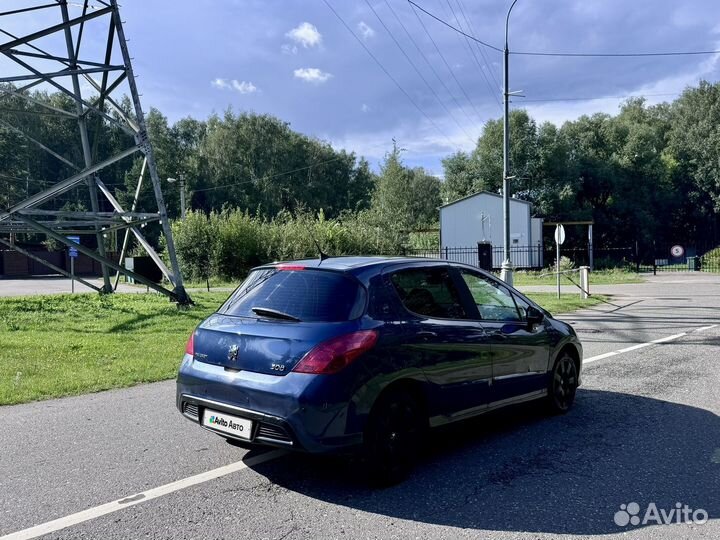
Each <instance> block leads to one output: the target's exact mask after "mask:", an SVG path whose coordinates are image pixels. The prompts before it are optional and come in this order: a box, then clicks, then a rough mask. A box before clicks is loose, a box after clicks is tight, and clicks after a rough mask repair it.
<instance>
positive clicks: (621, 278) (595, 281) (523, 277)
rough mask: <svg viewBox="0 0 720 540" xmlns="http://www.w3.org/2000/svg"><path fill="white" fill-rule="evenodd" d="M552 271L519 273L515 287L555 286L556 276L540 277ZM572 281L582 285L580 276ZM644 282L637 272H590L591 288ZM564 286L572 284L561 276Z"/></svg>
mask: <svg viewBox="0 0 720 540" xmlns="http://www.w3.org/2000/svg"><path fill="white" fill-rule="evenodd" d="M549 272H550V270H543V271H542V272H524V271H519V272H515V274H513V285H515V286H516V287H517V286H518V285H555V283H556V281H555V280H556V277H555V275H546V276H543V277H540V275H541V274H543V273H549ZM570 279H572V280H573V281H574V282H576V283H580V274H579V273H577V272H576V273H572V274H570ZM643 281H644V280H643V278H642V276H640V275H639V274H637V273H635V272H628V271H627V270H618V269H615V270H598V271H595V272H590V287H592V286H593V285H617V284H619V283H642V282H643ZM560 283H562V284H568V283H570V280H568V279H567V278H566V277H564V276H561V281H560Z"/></svg>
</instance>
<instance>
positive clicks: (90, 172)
mask: <svg viewBox="0 0 720 540" xmlns="http://www.w3.org/2000/svg"><path fill="white" fill-rule="evenodd" d="M40 2H42V3H40ZM4 4H5V5H4V6H0V9H2V8H3V7H4V8H6V10H5V11H0V40H5V41H4V42H2V43H0V54H1V55H2V56H3V57H5V58H7V59H9V60H11V61H12V63H11V65H12V66H13V70H15V69H16V70H17V71H13V72H12V74H11V76H2V77H0V83H6V84H3V85H2V86H0V109H2V108H3V102H4V101H7V98H9V97H13V96H14V98H22V99H24V100H27V101H29V102H32V103H33V106H34V107H35V108H36V109H38V110H43V111H44V114H53V115H59V116H60V117H64V118H66V119H67V120H68V121H74V122H76V123H77V128H78V132H79V136H80V144H81V148H82V156H83V163H74V162H73V161H71V160H70V159H69V158H68V157H65V156H62V155H60V154H58V153H56V152H54V151H53V150H52V149H51V141H40V140H38V139H36V138H34V137H32V136H31V135H30V134H28V133H26V131H25V130H24V129H23V126H21V125H12V124H10V123H8V122H7V121H5V120H2V119H0V123H1V124H2V126H3V127H4V128H5V129H10V130H12V131H14V132H17V133H20V134H22V135H23V136H24V138H25V139H26V140H27V141H28V143H31V144H34V145H36V146H37V147H39V148H41V149H42V150H44V151H46V152H48V153H49V154H50V155H52V156H53V157H54V158H55V159H58V160H60V161H61V162H62V163H63V164H64V165H65V166H68V167H70V168H71V169H72V170H73V171H74V173H73V174H72V175H71V176H69V177H67V178H64V179H62V180H58V179H55V178H46V179H44V180H45V184H46V185H49V187H46V188H44V189H42V190H41V191H39V192H37V193H35V194H32V195H29V196H27V197H26V198H25V199H24V200H21V201H19V202H16V203H14V204H12V206H10V207H9V208H6V209H1V208H0V234H2V233H8V232H16V233H17V232H33V233H41V234H44V235H46V236H47V237H48V238H52V239H54V240H56V241H58V242H60V243H63V244H65V245H67V246H69V247H73V248H76V249H77V250H78V251H80V252H81V253H83V254H85V255H87V256H88V257H90V258H92V259H94V260H96V261H98V262H99V263H100V264H101V267H102V272H103V287H102V288H98V287H95V286H94V285H92V284H90V283H87V282H85V284H86V285H88V286H90V287H92V288H94V289H96V290H98V291H100V292H111V291H112V290H113V286H112V284H111V277H110V273H111V271H113V270H114V271H115V272H117V275H116V277H115V286H117V279H118V278H119V276H120V274H121V273H122V274H125V275H128V276H130V277H132V278H134V279H135V280H136V281H138V282H140V283H143V284H145V285H147V286H148V287H151V288H153V289H155V290H157V291H158V292H161V293H163V294H166V295H168V296H169V297H171V298H173V299H175V300H177V301H178V302H179V303H181V304H187V303H190V302H191V300H190V298H189V296H188V295H187V293H186V292H185V289H184V287H183V281H182V275H181V273H180V268H179V266H178V261H177V256H176V254H175V247H174V242H173V237H172V231H171V228H170V223H169V221H168V216H167V211H166V208H165V202H164V199H163V194H162V190H161V185H160V177H159V176H158V173H157V167H156V165H155V157H154V155H153V149H152V145H151V144H150V141H149V139H148V134H147V127H146V125H145V118H144V114H143V110H142V107H141V105H140V97H139V94H138V90H137V86H136V83H135V76H134V75H133V68H132V63H131V58H130V55H129V53H128V48H127V42H126V39H125V34H124V31H123V25H122V20H121V19H120V12H119V9H118V5H117V0H94V1H93V4H90V2H89V0H80V1H79V2H68V1H67V0H22V1H18V0H15V4H16V5H15V6H9V5H8V3H5V2H4ZM8 8H11V9H8ZM12 8H15V9H12ZM31 13H32V15H30V14H31ZM38 16H39V17H41V18H42V20H43V27H42V28H40V29H38V30H35V31H32V32H31V33H29V34H25V35H15V34H13V33H11V32H10V31H9V30H8V29H9V28H15V27H17V26H18V19H19V18H23V17H24V18H25V20H24V21H22V22H27V23H30V22H31V21H30V20H31V19H32V20H33V21H35V20H36V19H35V17H38ZM45 21H47V24H46V22H45ZM89 25H92V29H93V31H94V32H93V36H96V35H97V34H98V32H97V30H98V26H99V25H102V29H103V30H104V31H105V34H104V35H105V36H107V39H106V41H105V42H104V43H101V44H100V45H98V43H97V40H96V39H90V38H88V33H89V30H88V26H89ZM20 26H27V24H26V25H20ZM103 45H104V47H103ZM5 71H6V70H3V72H5ZM3 75H4V73H3ZM42 88H48V89H50V90H52V91H54V92H61V93H62V94H63V95H65V96H68V97H69V98H70V99H71V100H72V102H73V103H74V111H68V110H66V109H64V108H59V107H54V106H53V105H51V104H50V103H47V102H45V101H42V100H37V99H34V98H33V96H32V94H31V92H30V90H32V89H42ZM84 94H85V95H84ZM90 94H92V95H90ZM123 95H126V96H128V97H129V99H130V101H131V103H132V113H131V114H127V112H126V109H123V107H121V106H120V105H119V104H118V102H119V100H120V98H116V97H115V96H123ZM90 122H96V125H97V126H99V127H100V128H101V129H102V128H103V127H105V126H109V125H112V126H115V127H117V128H120V129H121V130H122V131H123V132H125V133H126V134H128V135H129V136H130V137H131V138H130V137H128V140H132V141H134V143H132V144H130V145H128V147H127V148H126V149H123V150H121V151H119V152H118V153H115V154H114V155H111V156H109V157H104V158H103V159H102V160H94V157H93V150H92V148H93V146H92V145H93V140H91V130H90V129H88V124H89V123H90ZM137 153H139V154H140V155H141V156H142V157H143V163H142V172H141V173H140V177H139V179H138V184H137V188H136V190H135V199H134V202H133V204H132V208H131V209H130V211H126V210H125V209H124V208H123V207H122V206H121V205H120V203H119V202H118V200H117V199H116V198H115V196H114V195H113V193H112V192H111V190H110V189H108V187H107V186H106V185H105V184H104V183H103V181H102V180H101V174H102V171H103V169H106V168H107V167H109V166H111V165H113V164H116V163H117V162H119V161H120V160H123V159H124V158H126V157H128V156H132V155H135V154H137ZM146 173H147V174H148V175H149V177H150V181H151V182H152V187H153V193H154V197H155V201H156V203H157V212H152V213H141V212H136V211H135V210H136V206H137V203H138V198H139V196H140V190H141V186H142V182H143V177H144V176H145V174H146ZM82 183H85V184H86V185H87V188H88V191H89V199H90V205H91V211H88V212H82V211H73V212H69V211H68V212H66V211H58V210H42V209H41V208H40V207H41V206H42V205H43V204H45V203H48V202H49V201H52V200H54V199H56V198H57V197H58V196H60V195H62V194H64V193H67V192H69V191H70V190H72V189H74V188H76V187H77V186H78V185H80V184H82ZM98 191H99V192H100V194H102V196H104V198H105V199H107V201H108V203H109V205H110V206H111V207H112V209H113V211H105V212H102V211H100V201H99V196H98V195H99V193H98ZM158 220H159V221H160V224H161V227H162V232H163V234H164V236H165V244H166V247H167V253H168V258H169V261H170V268H167V266H166V265H165V263H164V262H163V261H162V259H161V258H160V256H159V255H158V254H157V253H156V252H155V250H154V249H153V248H152V246H151V245H150V243H149V242H148V241H147V240H146V239H145V237H144V236H143V235H142V233H141V232H140V226H141V225H143V224H145V223H148V222H151V221H158ZM113 230H123V231H124V233H125V238H124V241H123V246H122V251H121V253H120V260H119V261H115V260H111V259H109V258H108V257H107V256H106V253H105V249H104V241H103V234H105V233H107V232H108V231H113ZM68 233H73V234H91V235H95V236H96V238H97V246H98V248H97V250H94V249H91V248H88V247H87V246H82V245H78V244H76V243H75V242H73V241H72V240H69V239H68V238H67V237H66V235H67V234H68ZM130 234H132V235H134V236H135V238H136V240H137V242H138V243H139V244H140V245H141V246H142V247H143V248H144V249H145V251H146V252H147V253H148V255H150V257H152V259H153V260H154V261H155V263H156V264H157V265H158V266H159V268H160V269H161V270H162V272H163V274H164V275H165V276H166V277H167V279H168V280H169V281H170V283H172V285H173V289H172V290H169V289H167V288H165V287H162V286H160V285H158V284H156V283H154V282H152V281H151V280H148V279H147V278H145V277H143V276H141V275H139V274H137V273H135V272H133V271H130V270H127V269H125V268H124V265H123V264H122V262H123V258H124V255H125V251H126V249H127V245H128V240H129V235H130ZM0 243H2V244H4V245H6V246H8V247H11V248H13V249H15V250H17V251H19V252H21V253H24V254H25V255H28V256H30V257H33V255H32V254H31V253H29V252H27V251H25V250H23V249H22V248H20V247H19V246H16V245H14V243H12V242H9V241H7V240H5V239H4V238H2V237H0ZM52 268H53V269H54V270H56V271H58V272H60V273H62V274H65V275H68V273H67V272H66V271H64V270H63V269H61V268H58V267H52Z"/></svg>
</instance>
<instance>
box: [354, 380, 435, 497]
mask: <svg viewBox="0 0 720 540" xmlns="http://www.w3.org/2000/svg"><path fill="white" fill-rule="evenodd" d="M426 429H427V417H425V415H424V414H423V410H422V407H421V406H420V404H419V403H418V401H417V399H415V398H414V397H413V396H412V395H411V394H409V393H407V392H404V391H400V392H391V393H388V394H385V395H382V396H381V397H380V398H379V400H378V401H377V403H375V405H374V406H373V408H372V411H371V412H370V416H369V418H368V423H367V426H366V428H365V436H364V452H363V458H364V463H365V470H366V473H367V479H368V481H369V482H370V484H371V485H372V486H374V487H386V486H391V485H394V484H397V483H399V482H401V481H402V480H404V479H405V478H406V477H407V475H408V474H409V473H410V471H411V470H412V468H413V466H414V465H415V462H416V460H417V455H418V449H419V445H420V443H421V441H422V435H423V433H424V432H425V431H426Z"/></svg>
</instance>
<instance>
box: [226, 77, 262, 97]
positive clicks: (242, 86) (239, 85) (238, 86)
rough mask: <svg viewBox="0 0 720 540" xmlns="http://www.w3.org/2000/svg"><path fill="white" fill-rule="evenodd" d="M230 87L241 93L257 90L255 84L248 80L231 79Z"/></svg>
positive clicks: (250, 92) (252, 92)
mask: <svg viewBox="0 0 720 540" xmlns="http://www.w3.org/2000/svg"><path fill="white" fill-rule="evenodd" d="M232 87H233V88H234V89H235V90H237V91H238V92H240V93H241V94H254V93H255V92H257V90H258V89H257V86H255V85H254V84H253V83H251V82H249V81H236V80H233V82H232Z"/></svg>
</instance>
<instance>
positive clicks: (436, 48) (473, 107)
mask: <svg viewBox="0 0 720 540" xmlns="http://www.w3.org/2000/svg"><path fill="white" fill-rule="evenodd" d="M408 2H410V0H408ZM410 3H411V4H413V2H410ZM413 13H414V14H415V17H416V18H417V20H418V22H419V23H420V25H421V26H422V27H423V30H425V34H427V36H428V37H429V38H430V41H431V42H432V44H433V46H434V47H435V50H436V51H437V53H438V55H440V58H441V59H442V61H443V63H444V64H445V67H446V68H447V69H448V71H449V72H450V75H451V76H452V78H453V79H454V80H455V83H456V84H457V85H458V88H460V91H461V92H462V93H463V95H464V96H465V99H466V100H467V102H468V103H469V104H470V107H472V110H473V111H475V114H476V115H477V117H478V118H479V119H480V121H481V122H482V121H483V118H482V116H481V115H480V113H479V112H478V110H477V107H475V104H474V103H473V102H472V100H471V99H470V96H468V93H467V92H466V91H465V88H464V87H463V85H462V83H461V82H460V81H459V80H458V78H457V76H456V75H455V71H454V70H453V68H451V67H450V64H448V61H447V60H446V59H445V55H444V54H443V53H442V51H441V50H440V47H438V44H437V43H436V42H435V39H433V37H432V34H430V31H429V30H428V29H427V26H425V23H424V22H423V20H422V19H421V18H420V15H418V13H417V11H415V9H414V8H413Z"/></svg>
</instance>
